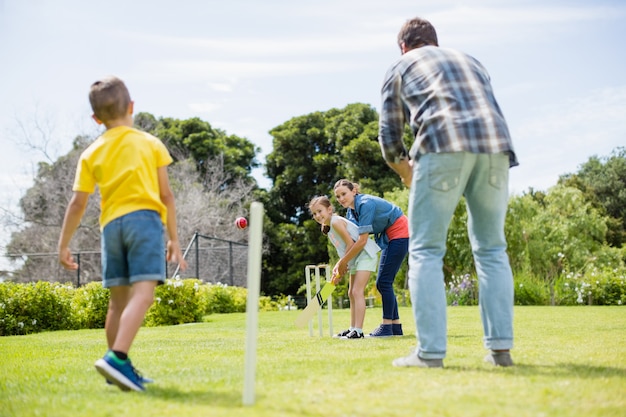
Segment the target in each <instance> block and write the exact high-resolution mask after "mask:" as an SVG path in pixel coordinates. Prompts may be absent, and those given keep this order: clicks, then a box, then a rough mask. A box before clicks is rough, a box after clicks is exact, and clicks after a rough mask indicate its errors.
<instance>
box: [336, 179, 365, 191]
mask: <svg viewBox="0 0 626 417" xmlns="http://www.w3.org/2000/svg"><path fill="white" fill-rule="evenodd" d="M337 187H348V190H350V191H355V190H356V193H357V194H358V193H359V184H357V183H355V182H350V181H348V180H346V179H341V180H339V181H337V182H336V183H335V186H334V187H333V190H336V189H337Z"/></svg>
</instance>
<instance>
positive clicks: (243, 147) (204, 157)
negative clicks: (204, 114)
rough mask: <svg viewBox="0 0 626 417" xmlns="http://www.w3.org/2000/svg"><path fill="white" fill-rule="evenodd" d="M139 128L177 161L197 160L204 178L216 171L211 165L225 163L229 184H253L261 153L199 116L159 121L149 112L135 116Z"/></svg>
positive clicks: (250, 143)
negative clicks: (246, 182)
mask: <svg viewBox="0 0 626 417" xmlns="http://www.w3.org/2000/svg"><path fill="white" fill-rule="evenodd" d="M135 125H136V126H138V127H139V128H140V129H143V130H145V131H146V132H148V133H151V134H153V135H154V136H156V137H158V138H160V139H161V140H162V141H163V143H165V145H166V146H167V147H168V149H169V150H170V153H171V154H172V156H173V157H174V158H175V159H176V160H185V159H189V158H191V159H193V160H194V161H195V162H196V164H197V168H198V171H199V173H200V174H201V175H205V174H206V173H207V172H210V171H211V170H212V169H211V167H210V166H209V165H208V164H209V163H210V162H211V163H212V162H214V161H216V160H221V165H222V166H223V170H224V172H226V173H228V174H229V175H228V178H227V181H228V183H230V182H233V181H237V180H246V181H248V182H253V181H254V180H253V179H252V177H251V176H250V174H251V172H252V169H253V168H257V167H258V166H259V163H258V161H257V160H256V155H257V153H259V152H260V151H261V150H260V148H259V147H258V146H255V145H254V144H253V143H252V142H250V141H249V140H248V139H246V138H242V137H239V136H235V135H228V134H227V133H226V132H224V131H223V130H221V129H215V128H213V127H212V126H211V124H210V123H209V122H207V121H204V120H201V119H199V118H197V117H194V118H191V119H185V120H179V119H173V118H169V117H165V118H163V117H162V118H159V119H157V118H155V117H154V116H153V115H151V114H149V113H139V114H137V116H135Z"/></svg>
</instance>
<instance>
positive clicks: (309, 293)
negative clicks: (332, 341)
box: [304, 265, 333, 337]
mask: <svg viewBox="0 0 626 417" xmlns="http://www.w3.org/2000/svg"><path fill="white" fill-rule="evenodd" d="M322 269H323V270H324V280H325V281H328V279H329V278H330V273H329V266H328V265H307V266H306V267H305V268H304V276H305V279H306V299H307V302H308V300H310V299H311V296H312V291H311V271H313V272H314V274H315V293H317V292H318V291H319V290H320V289H321V286H320V271H321V270H322ZM326 305H327V306H328V331H329V333H330V336H331V337H332V336H333V296H332V294H331V295H329V296H328V300H326ZM317 319H318V327H319V332H320V337H322V336H323V331H324V329H323V328H322V309H321V308H320V311H319V312H318V313H317ZM309 336H313V320H311V321H309Z"/></svg>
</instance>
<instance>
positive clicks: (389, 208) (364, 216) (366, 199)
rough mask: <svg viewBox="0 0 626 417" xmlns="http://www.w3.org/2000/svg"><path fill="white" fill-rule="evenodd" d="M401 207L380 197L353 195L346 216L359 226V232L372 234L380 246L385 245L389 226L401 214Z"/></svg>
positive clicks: (384, 246)
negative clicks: (351, 206)
mask: <svg viewBox="0 0 626 417" xmlns="http://www.w3.org/2000/svg"><path fill="white" fill-rule="evenodd" d="M402 215H403V213H402V209H401V208H400V207H398V206H396V205H395V204H392V203H390V202H389V201H387V200H384V199H382V198H380V197H376V196H373V195H369V194H357V195H355V196H354V209H351V208H348V211H347V213H346V218H347V219H348V220H350V221H352V222H354V223H356V224H357V225H358V226H359V234H360V235H362V234H364V233H368V234H373V235H374V240H375V241H376V243H377V244H378V246H380V247H381V248H383V249H384V248H386V247H387V242H388V239H387V234H386V233H385V231H386V230H387V228H389V226H391V225H392V224H394V223H395V222H396V220H398V219H399V218H400V216H402Z"/></svg>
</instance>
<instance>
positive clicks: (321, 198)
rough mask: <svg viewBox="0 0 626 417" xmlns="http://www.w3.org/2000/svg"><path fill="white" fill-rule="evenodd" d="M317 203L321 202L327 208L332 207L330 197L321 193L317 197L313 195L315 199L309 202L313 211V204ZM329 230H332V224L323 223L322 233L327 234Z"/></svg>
mask: <svg viewBox="0 0 626 417" xmlns="http://www.w3.org/2000/svg"><path fill="white" fill-rule="evenodd" d="M317 204H321V205H322V206H324V207H326V208H329V207H332V204H330V199H329V198H328V197H326V196H325V195H320V196H317V197H313V199H312V200H311V201H310V202H309V211H311V209H312V208H313V206H315V205H317ZM328 232H330V226H329V225H327V224H323V225H322V233H324V234H325V235H327V234H328Z"/></svg>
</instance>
